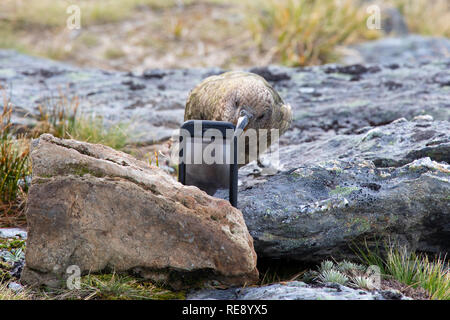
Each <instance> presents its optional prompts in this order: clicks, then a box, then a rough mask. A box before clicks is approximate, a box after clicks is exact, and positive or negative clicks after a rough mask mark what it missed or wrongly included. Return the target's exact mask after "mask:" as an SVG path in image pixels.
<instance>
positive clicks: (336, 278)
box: [317, 269, 349, 285]
mask: <svg viewBox="0 0 450 320" xmlns="http://www.w3.org/2000/svg"><path fill="white" fill-rule="evenodd" d="M317 279H318V280H319V281H320V282H321V283H323V284H325V283H329V282H331V283H338V284H341V285H345V284H346V283H347V282H348V281H349V278H348V277H347V276H346V275H345V274H343V273H342V272H340V271H337V270H334V269H330V270H324V271H321V272H320V274H319V276H318V278H317Z"/></svg>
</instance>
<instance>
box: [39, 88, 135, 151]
mask: <svg viewBox="0 0 450 320" xmlns="http://www.w3.org/2000/svg"><path fill="white" fill-rule="evenodd" d="M79 105H80V102H79V99H78V97H73V98H69V97H67V95H64V94H63V93H62V92H60V94H59V97H58V98H56V99H51V100H48V101H47V103H46V104H45V105H40V106H39V113H40V115H39V122H38V124H37V125H36V127H35V128H34V129H33V131H32V136H33V137H37V136H39V135H41V134H42V133H51V134H53V135H54V136H55V137H58V138H62V139H75V140H79V141H85V142H90V143H99V144H103V145H106V146H109V147H111V148H114V149H117V150H120V149H122V148H123V147H125V145H126V144H127V142H128V136H127V128H128V125H127V124H125V123H119V124H115V125H111V126H106V125H105V122H104V119H103V118H102V117H100V116H95V115H86V114H82V113H81V112H80V111H79Z"/></svg>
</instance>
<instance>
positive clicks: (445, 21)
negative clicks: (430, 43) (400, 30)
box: [390, 0, 450, 37]
mask: <svg viewBox="0 0 450 320" xmlns="http://www.w3.org/2000/svg"><path fill="white" fill-rule="evenodd" d="M390 2H391V3H392V5H394V6H395V7H396V8H398V9H399V11H400V12H401V13H402V14H403V16H404V17H405V20H406V24H407V25H408V28H409V30H410V32H412V33H419V34H424V35H430V36H443V37H450V1H448V0H391V1H390Z"/></svg>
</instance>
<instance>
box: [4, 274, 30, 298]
mask: <svg viewBox="0 0 450 320" xmlns="http://www.w3.org/2000/svg"><path fill="white" fill-rule="evenodd" d="M32 299H33V294H32V293H31V291H30V290H23V291H19V292H14V291H13V290H11V289H9V288H8V282H6V281H5V282H2V279H0V300H32Z"/></svg>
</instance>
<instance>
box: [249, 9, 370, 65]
mask: <svg viewBox="0 0 450 320" xmlns="http://www.w3.org/2000/svg"><path fill="white" fill-rule="evenodd" d="M364 9H365V7H362V6H360V5H358V4H357V2H356V1H353V0H343V1H336V0H324V1H311V0H281V1H275V0H269V1H265V2H264V3H263V4H262V5H261V4H259V5H258V6H257V7H254V8H252V9H251V10H250V14H249V16H248V19H249V21H250V28H251V30H252V31H253V35H254V38H255V41H256V43H257V44H258V46H259V48H260V50H262V51H264V52H267V53H268V54H269V55H270V56H271V58H270V61H271V62H277V61H279V62H281V63H282V64H285V65H289V66H304V65H313V64H322V63H326V62H331V61H334V60H336V55H335V50H334V49H335V47H336V46H337V45H343V44H347V43H352V42H355V41H357V40H360V39H369V38H375V37H377V36H379V34H378V32H374V31H370V30H368V29H367V27H366V19H367V14H366V12H365V10H364Z"/></svg>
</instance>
